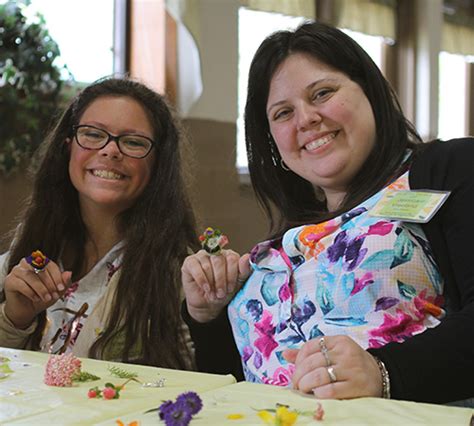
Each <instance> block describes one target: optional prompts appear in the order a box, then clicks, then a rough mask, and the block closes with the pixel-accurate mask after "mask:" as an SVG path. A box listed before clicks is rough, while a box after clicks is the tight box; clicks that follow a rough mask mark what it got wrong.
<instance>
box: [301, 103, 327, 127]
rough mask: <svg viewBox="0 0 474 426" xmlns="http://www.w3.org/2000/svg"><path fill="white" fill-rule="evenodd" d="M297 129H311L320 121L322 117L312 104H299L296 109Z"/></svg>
mask: <svg viewBox="0 0 474 426" xmlns="http://www.w3.org/2000/svg"><path fill="white" fill-rule="evenodd" d="M296 119H297V126H298V130H300V131H305V130H308V129H312V128H313V127H314V126H316V125H318V124H319V123H321V120H322V117H321V115H320V113H319V112H318V109H317V108H316V107H315V106H314V105H307V104H305V105H301V106H300V107H299V108H298V109H297V111H296Z"/></svg>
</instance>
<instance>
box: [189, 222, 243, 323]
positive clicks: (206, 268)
mask: <svg viewBox="0 0 474 426" xmlns="http://www.w3.org/2000/svg"><path fill="white" fill-rule="evenodd" d="M200 240H201V244H202V247H203V249H202V250H199V251H198V252H197V253H195V254H193V255H191V256H188V257H187V258H186V259H185V261H184V263H183V266H182V268H181V273H182V282H183V288H184V292H185V295H186V303H187V307H188V311H189V313H190V315H191V317H192V318H194V319H195V320H197V321H199V322H208V321H210V320H212V319H214V318H216V317H217V316H218V315H219V313H220V312H221V310H222V309H223V308H224V307H225V306H226V305H227V304H228V303H229V301H230V300H231V299H232V297H233V296H234V294H235V292H236V291H237V290H238V289H239V288H240V287H241V286H242V284H243V283H244V282H245V281H246V279H247V278H248V276H249V274H250V265H249V260H248V259H249V255H248V254H246V255H244V256H242V257H241V256H240V255H239V254H238V253H236V252H235V251H233V250H229V249H223V247H224V246H226V245H227V244H228V242H229V240H228V238H227V237H226V236H225V235H224V234H223V233H222V232H221V231H220V230H218V229H213V228H210V227H209V228H207V229H206V230H205V231H204V233H203V234H202V235H201V237H200Z"/></svg>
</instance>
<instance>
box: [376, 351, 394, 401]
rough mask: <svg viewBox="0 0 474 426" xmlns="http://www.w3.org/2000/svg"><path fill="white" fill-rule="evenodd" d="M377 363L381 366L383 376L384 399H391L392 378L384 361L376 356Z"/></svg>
mask: <svg viewBox="0 0 474 426" xmlns="http://www.w3.org/2000/svg"><path fill="white" fill-rule="evenodd" d="M374 358H375V362H376V363H377V365H378V366H379V370H380V374H381V375H382V398H385V399H390V376H389V375H388V370H387V367H385V364H384V363H383V361H382V360H380V359H378V358H377V357H376V356H374Z"/></svg>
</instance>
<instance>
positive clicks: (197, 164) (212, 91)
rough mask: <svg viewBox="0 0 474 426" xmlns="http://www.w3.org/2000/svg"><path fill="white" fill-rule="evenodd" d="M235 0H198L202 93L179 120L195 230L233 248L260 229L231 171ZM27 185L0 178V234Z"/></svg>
mask: <svg viewBox="0 0 474 426" xmlns="http://www.w3.org/2000/svg"><path fill="white" fill-rule="evenodd" d="M237 12H238V0H225V1H222V0H200V2H199V9H197V14H196V22H195V25H196V28H197V34H198V39H199V45H200V54H201V59H202V77H203V87H204V93H203V95H202V96H201V98H200V99H199V101H198V102H197V103H196V104H195V105H194V106H193V108H192V109H191V110H190V112H189V114H188V116H187V117H186V119H185V120H184V122H183V124H184V127H185V131H186V133H187V136H188V139H189V140H190V142H191V145H192V149H193V151H194V159H191V161H190V162H191V163H194V165H193V166H192V170H193V182H192V197H193V200H194V204H195V207H196V212H197V215H198V217H199V219H200V228H205V227H207V226H212V227H218V228H220V229H221V230H222V231H223V232H224V233H225V234H227V235H228V236H229V239H230V241H231V243H230V245H229V246H230V247H231V248H232V249H234V250H236V251H238V252H244V251H248V250H250V249H251V247H252V246H253V245H254V244H255V242H257V241H259V240H261V239H262V238H263V237H264V235H265V233H266V231H267V225H266V219H265V218H264V216H263V213H262V211H261V209H260V208H259V207H258V206H257V203H256V201H255V198H254V195H253V191H252V189H251V188H250V187H249V186H248V185H244V184H241V183H240V179H239V176H238V174H237V172H236V167H235V162H236V126H235V122H236V120H237V60H238V48H237V47H238V46H237ZM28 188H29V185H28V183H27V179H26V177H25V175H24V174H22V173H20V174H19V175H18V176H16V177H12V178H10V179H7V180H5V179H3V178H0V235H3V234H4V233H5V232H6V231H7V230H8V229H10V228H11V226H12V221H13V218H14V217H15V216H16V215H17V214H18V211H19V209H20V205H21V202H22V200H23V199H24V198H25V197H26V195H27V194H28ZM0 249H2V247H0Z"/></svg>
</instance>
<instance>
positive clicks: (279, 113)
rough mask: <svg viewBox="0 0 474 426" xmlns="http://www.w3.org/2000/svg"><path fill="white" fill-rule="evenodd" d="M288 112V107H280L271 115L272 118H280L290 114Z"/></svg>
mask: <svg viewBox="0 0 474 426" xmlns="http://www.w3.org/2000/svg"><path fill="white" fill-rule="evenodd" d="M290 112H291V111H290V110H289V109H282V110H280V111H277V112H276V113H275V114H274V116H273V120H280V119H282V118H285V117H287V116H288V115H289V114H290Z"/></svg>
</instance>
